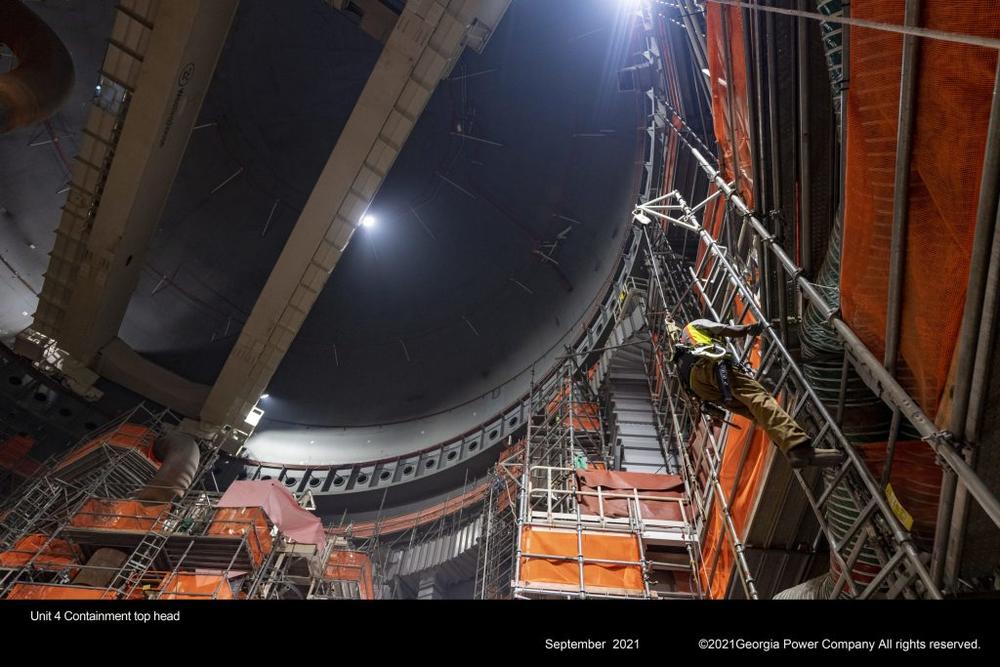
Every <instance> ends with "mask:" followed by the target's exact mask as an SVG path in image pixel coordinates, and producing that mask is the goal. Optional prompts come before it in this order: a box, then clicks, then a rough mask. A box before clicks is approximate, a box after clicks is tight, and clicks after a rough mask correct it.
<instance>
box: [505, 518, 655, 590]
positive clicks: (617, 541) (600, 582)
mask: <svg viewBox="0 0 1000 667" xmlns="http://www.w3.org/2000/svg"><path fill="white" fill-rule="evenodd" d="M522 531H523V532H522V535H521V547H522V552H523V553H525V554H536V555H546V556H567V557H568V558H570V560H561V559H559V560H555V559H546V558H538V557H532V556H523V557H522V558H521V580H520V583H521V585H531V584H559V585H570V586H573V587H574V588H576V587H578V586H579V584H580V566H579V564H578V562H577V560H576V559H577V557H578V556H579V551H578V546H577V533H576V531H575V530H559V529H548V528H539V527H537V526H525V527H524V528H523V529H522ZM581 539H582V541H583V557H584V558H600V559H605V560H616V561H627V562H630V563H636V564H635V565H612V564H609V563H584V565H583V582H584V586H585V587H586V588H587V589H588V590H590V589H592V588H601V589H616V590H621V591H634V592H637V591H643V590H644V585H643V572H642V566H641V565H639V564H638V563H639V561H640V551H639V538H638V537H637V536H636V535H631V534H629V535H621V534H613V533H597V532H592V531H585V532H584V533H583V534H582V538H581Z"/></svg>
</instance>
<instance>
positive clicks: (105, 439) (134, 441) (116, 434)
mask: <svg viewBox="0 0 1000 667" xmlns="http://www.w3.org/2000/svg"><path fill="white" fill-rule="evenodd" d="M155 440H156V434H155V433H154V432H153V431H152V430H151V429H149V428H147V427H145V426H140V425H138V424H121V425H120V426H117V427H115V428H114V429H112V430H110V431H108V432H107V433H102V434H101V435H99V436H98V437H96V438H94V439H93V440H89V441H87V442H86V443H84V444H83V445H81V446H80V447H78V448H77V449H75V450H73V451H72V452H70V453H69V454H68V455H67V456H66V458H64V459H63V460H62V461H60V462H59V464H58V465H57V466H56V470H59V469H61V468H65V467H66V466H68V465H69V464H71V463H73V462H74V461H79V460H80V459H82V458H83V457H84V456H86V455H87V454H89V453H90V452H92V451H94V450H95V449H98V448H100V447H101V446H103V445H109V446H111V447H122V448H126V447H130V448H132V449H136V450H138V451H140V452H142V454H143V456H145V457H146V458H147V459H149V460H150V461H152V462H153V463H154V464H155V465H157V466H159V464H160V462H159V460H158V459H157V458H156V457H155V456H154V455H153V442H154V441H155Z"/></svg>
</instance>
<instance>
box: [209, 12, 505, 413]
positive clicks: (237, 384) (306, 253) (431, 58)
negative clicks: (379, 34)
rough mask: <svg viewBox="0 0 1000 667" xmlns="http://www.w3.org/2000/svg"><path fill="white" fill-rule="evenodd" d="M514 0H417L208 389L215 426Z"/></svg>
mask: <svg viewBox="0 0 1000 667" xmlns="http://www.w3.org/2000/svg"><path fill="white" fill-rule="evenodd" d="M508 4H509V0H411V1H410V2H408V3H407V4H406V7H405V9H404V10H403V13H402V14H401V15H400V17H399V20H398V21H397V22H396V25H395V26H394V28H393V31H392V34H391V35H390V36H389V38H388V40H387V41H386V44H385V48H384V49H383V50H382V54H381V56H379V60H378V62H377V63H376V64H375V68H374V70H373V71H372V73H371V75H370V76H369V78H368V82H367V83H366V84H365V88H364V90H363V91H362V92H361V96H360V97H359V98H358V102H357V104H356V105H355V107H354V111H353V112H352V113H351V116H350V118H348V120H347V124H346V125H345V126H344V129H343V131H342V132H341V134H340V137H339V139H338V140H337V144H336V145H335V146H334V148H333V152H332V153H331V154H330V158H329V160H328V161H327V163H326V166H325V167H324V168H323V171H322V173H321V174H320V176H319V180H318V181H317V182H316V185H315V186H314V187H313V191H312V193H311V194H310V195H309V199H308V201H307V202H306V205H305V207H304V208H303V209H302V213H301V214H300V216H299V219H298V221H297V222H296V224H295V227H294V228H293V229H292V232H291V235H290V236H289V238H288V241H287V243H286V244H285V247H284V249H283V250H282V252H281V255H280V256H279V258H278V261H277V263H276V264H275V266H274V268H273V270H272V271H271V275H270V276H269V277H268V280H267V283H266V284H265V285H264V289H263V290H262V291H261V293H260V296H259V297H258V299H257V302H256V304H255V305H254V307H253V310H252V311H251V313H250V317H249V318H248V319H247V322H246V324H245V325H244V326H243V330H242V331H241V332H240V336H239V339H238V340H237V341H236V345H235V346H234V348H233V350H232V352H231V353H230V355H229V358H228V359H227V360H226V363H225V366H224V367H223V369H222V372H221V373H220V374H219V376H218V378H217V379H216V382H215V385H214V386H213V387H212V390H211V391H210V392H209V395H208V399H207V400H206V402H205V405H204V406H203V408H202V412H201V418H202V421H203V423H204V424H205V425H206V426H209V427H213V426H225V425H229V426H242V422H243V418H244V416H245V415H246V414H247V413H248V412H249V411H250V408H252V407H253V406H254V405H255V404H256V402H257V399H258V397H259V396H260V395H261V394H262V393H263V392H264V389H265V388H266V387H267V385H268V383H269V382H270V381H271V377H272V376H273V375H274V373H275V371H276V370H277V368H278V366H279V365H280V363H281V361H282V359H283V358H284V356H285V353H286V352H287V351H288V348H289V347H290V346H291V344H292V341H293V340H294V339H295V336H296V335H297V334H298V332H299V329H300V328H301V326H302V324H303V322H304V321H305V319H306V317H307V316H308V314H309V311H310V310H311V309H312V305H313V303H315V301H316V299H317V297H318V296H319V294H320V292H321V291H322V289H323V286H324V285H325V284H326V281H327V279H328V277H329V275H330V273H331V272H332V271H333V269H334V267H335V266H336V265H337V262H338V261H339V260H340V257H341V255H342V254H343V252H344V250H345V249H346V248H347V245H348V243H349V242H350V240H351V237H352V235H353V234H354V231H355V229H356V228H357V227H358V226H359V225H360V221H361V218H362V216H363V215H364V214H365V212H366V210H367V209H368V206H369V204H370V203H371V201H372V199H374V197H375V193H376V192H377V191H378V189H379V187H380V186H381V185H382V182H383V180H384V179H385V177H386V174H387V173H388V172H389V170H390V169H391V167H392V165H393V163H394V162H395V160H396V157H397V156H398V155H399V152H400V151H401V150H402V148H403V145H404V144H405V143H406V140H407V138H408V137H409V135H410V132H411V131H412V129H413V127H414V125H415V124H416V122H417V119H418V118H419V117H420V114H421V113H422V112H423V110H424V107H425V106H426V104H427V102H428V100H429V99H430V97H431V94H432V93H433V92H434V90H435V88H436V87H437V84H438V82H439V81H440V80H441V79H442V78H444V77H446V76H448V74H449V73H450V72H451V68H452V67H453V66H454V64H455V62H456V61H457V59H458V57H459V55H460V54H461V52H462V49H463V48H464V45H465V43H466V41H467V40H473V41H474V43H475V44H479V45H481V44H483V43H485V39H486V38H487V37H488V34H485V35H484V34H483V30H484V29H485V28H488V29H489V30H492V29H493V28H494V27H495V26H496V25H497V23H498V22H499V21H500V19H501V18H502V16H503V14H504V12H505V11H506V9H507V6H508Z"/></svg>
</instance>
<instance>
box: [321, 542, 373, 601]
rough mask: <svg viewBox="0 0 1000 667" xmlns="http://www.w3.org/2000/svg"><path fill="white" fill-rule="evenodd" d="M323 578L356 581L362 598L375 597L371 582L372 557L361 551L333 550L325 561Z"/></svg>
mask: <svg viewBox="0 0 1000 667" xmlns="http://www.w3.org/2000/svg"><path fill="white" fill-rule="evenodd" d="M323 578H324V579H329V580H331V581H356V582H358V590H359V591H360V592H361V599H362V600H374V599H375V587H374V585H373V584H372V559H371V558H369V557H368V554H366V553H363V552H361V551H333V552H331V553H330V558H329V559H328V560H327V561H326V569H325V570H323Z"/></svg>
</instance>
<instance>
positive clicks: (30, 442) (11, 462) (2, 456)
mask: <svg viewBox="0 0 1000 667" xmlns="http://www.w3.org/2000/svg"><path fill="white" fill-rule="evenodd" d="M34 446H35V439H34V438H32V437H31V436H30V435H15V436H13V437H11V438H7V439H6V440H4V441H3V443H0V467H4V468H11V469H13V468H14V466H16V465H17V464H18V463H19V462H21V461H22V460H23V459H24V458H25V457H26V456H27V455H28V452H30V451H31V448H32V447H34Z"/></svg>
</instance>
